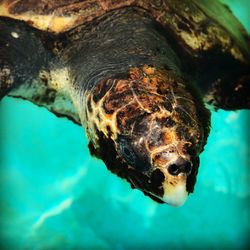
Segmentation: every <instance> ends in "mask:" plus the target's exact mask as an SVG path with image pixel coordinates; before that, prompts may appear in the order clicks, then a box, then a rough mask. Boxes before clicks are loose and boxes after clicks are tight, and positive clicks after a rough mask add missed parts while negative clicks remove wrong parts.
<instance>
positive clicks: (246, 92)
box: [204, 68, 250, 110]
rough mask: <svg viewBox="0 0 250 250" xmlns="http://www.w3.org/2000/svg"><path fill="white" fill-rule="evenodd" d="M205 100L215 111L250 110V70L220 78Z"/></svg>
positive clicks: (212, 86)
mask: <svg viewBox="0 0 250 250" xmlns="http://www.w3.org/2000/svg"><path fill="white" fill-rule="evenodd" d="M204 100H205V102H207V103H208V104H209V105H212V106H214V107H215V109H224V110H237V109H250V68H249V69H248V70H245V72H244V71H241V70H239V72H237V71H236V72H233V73H231V74H230V73H229V74H228V75H227V76H225V77H224V78H218V79H217V80H216V81H215V82H214V83H213V84H212V85H211V87H210V89H209V91H208V93H207V94H206V96H205V98H204Z"/></svg>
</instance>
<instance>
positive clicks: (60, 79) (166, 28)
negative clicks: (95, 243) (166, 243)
mask: <svg viewBox="0 0 250 250" xmlns="http://www.w3.org/2000/svg"><path fill="white" fill-rule="evenodd" d="M249 52H250V48H249V37H248V35H247V33H246V31H245V30H244V28H243V27H242V25H241V24H240V23H239V22H238V20H237V19H236V18H235V17H234V16H233V15H232V13H231V12H230V10H229V9H228V8H227V7H226V6H224V5H222V4H220V3H219V2H217V1H212V4H211V2H210V4H209V5H208V4H207V3H206V2H204V1H158V0H151V1H146V0H128V1H74V0H72V1H63V0H62V1H56V2H55V1H35V0H29V1H25V2H23V1H12V0H4V1H1V2H0V80H1V82H0V96H1V97H3V96H5V95H9V96H12V97H17V98H22V99H27V100H30V101H32V102H33V103H35V104H37V105H39V106H45V107H46V108H47V109H48V110H50V111H51V112H53V113H54V114H56V115H57V116H63V117H67V118H68V119H70V120H72V121H73V122H75V123H76V124H79V125H80V124H82V125H83V127H84V128H85V131H86V134H87V136H88V139H89V149H90V152H91V154H92V155H94V156H96V157H98V158H100V159H102V160H103V161H104V163H105V164H106V166H107V168H108V169H109V170H111V171H112V172H113V173H115V174H117V175H118V176H120V177H122V178H124V179H126V180H127V181H128V182H129V183H130V184H131V187H132V188H138V189H140V190H141V191H142V192H144V194H146V195H148V196H150V197H151V198H152V199H153V200H155V201H157V202H161V203H162V202H166V203H168V204H171V205H181V204H183V203H184V201H185V199H186V197H187V195H188V194H189V193H191V192H193V190H194V185H195V182H196V176H197V173H198V168H199V154H200V153H201V152H202V151H203V149H204V146H205V144H206V141H207V137H208V135H209V130H210V113H209V110H207V108H206V107H205V103H206V104H208V105H210V106H211V107H214V108H215V109H219V108H222V109H225V110H236V109H243V108H249V107H250V99H249V96H250V95H249V93H250V91H249V79H250V74H249V72H250V71H249V67H250V66H249V64H250V59H249V58H250V53H249Z"/></svg>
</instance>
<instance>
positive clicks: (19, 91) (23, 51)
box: [0, 17, 80, 124]
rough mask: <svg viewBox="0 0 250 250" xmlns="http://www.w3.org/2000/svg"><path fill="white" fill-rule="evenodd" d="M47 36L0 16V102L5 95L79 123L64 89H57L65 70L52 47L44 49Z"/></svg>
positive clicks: (21, 22) (49, 37)
mask: <svg viewBox="0 0 250 250" xmlns="http://www.w3.org/2000/svg"><path fill="white" fill-rule="evenodd" d="M51 36H52V35H51V34H47V33H46V32H41V31H40V30H39V31H38V30H36V29H34V28H32V27H29V26H28V25H27V24H26V23H24V22H23V21H18V20H13V19H10V18H6V17H0V99H1V98H3V97H4V96H6V95H8V96H11V97H15V98H21V99H25V100H29V101H31V102H33V103H34V104H36V105H38V106H44V107H46V108H47V109H48V110H49V111H51V112H53V113H54V114H55V115H57V116H59V117H61V116H63V117H67V118H69V119H70V120H72V121H73V122H75V123H77V124H80V119H79V116H78V113H77V111H76V110H75V108H74V105H73V102H72V100H71V98H70V96H69V94H68V93H67V89H66V90H63V89H62V88H60V87H59V85H60V84H61V83H59V82H58V81H66V80H65V79H66V78H67V76H66V73H65V72H67V71H66V70H65V69H64V68H63V66H62V65H60V63H59V61H58V58H56V56H55V55H53V51H52V48H51V47H45V43H44V42H45V41H46V42H47V41H50V40H51V39H52V38H51ZM43 41H44V42H43ZM46 44H47V43H46ZM67 80H68V79H67ZM61 85H63V84H61Z"/></svg>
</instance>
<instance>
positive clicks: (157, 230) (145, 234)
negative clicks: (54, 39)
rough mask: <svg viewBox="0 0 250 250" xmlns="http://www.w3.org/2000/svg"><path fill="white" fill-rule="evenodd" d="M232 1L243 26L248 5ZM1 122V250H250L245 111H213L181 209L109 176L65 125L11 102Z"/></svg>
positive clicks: (2, 108)
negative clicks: (195, 178)
mask: <svg viewBox="0 0 250 250" xmlns="http://www.w3.org/2000/svg"><path fill="white" fill-rule="evenodd" d="M224 2H225V1H224ZM230 2H231V3H232V4H234V5H233V6H234V8H235V13H236V14H238V15H239V17H241V19H242V21H244V22H245V26H247V25H249V23H250V22H249V17H248V19H247V18H246V17H247V15H246V16H245V17H244V15H245V14H244V13H246V12H247V9H249V8H246V5H244V6H245V8H244V7H243V8H242V7H241V5H239V4H238V2H239V1H230ZM240 2H242V1H240ZM245 2H246V3H247V1H245ZM240 8H241V9H240ZM248 27H249V26H248ZM0 119H1V121H0V122H1V123H0V124H1V151H0V161H1V162H0V165H1V166H0V178H1V180H0V192H1V194H0V199H1V210H0V223H1V226H0V249H118V250H120V249H246V248H247V246H250V245H248V243H249V240H248V237H249V235H250V225H249V224H250V209H249V204H250V203H249V202H250V190H249V183H250V158H249V155H250V152H249V146H248V144H249V135H250V134H249V132H248V131H249V124H250V111H246V110H243V111H237V112H225V111H218V112H216V113H215V112H214V113H213V115H212V127H213V129H212V132H211V135H210V137H209V141H208V144H207V146H206V150H205V152H204V153H203V154H202V156H201V167H200V172H199V175H198V181H197V184H196V188H195V193H194V194H192V195H191V196H190V198H189V200H188V201H187V203H186V204H185V205H184V206H183V207H180V208H174V207H170V206H167V205H159V204H156V203H155V202H153V201H151V200H150V199H149V198H147V197H145V196H144V195H143V194H142V193H141V192H139V191H137V190H131V189H130V186H129V184H127V183H126V182H125V181H122V180H121V179H119V178H117V177H116V176H114V175H112V174H110V172H108V171H107V170H106V167H105V166H104V164H103V163H102V162H101V161H99V160H97V159H94V158H91V157H90V155H89V152H88V149H87V140H86V137H85V135H84V132H83V129H82V128H81V127H78V126H76V125H74V124H73V123H72V122H70V121H68V120H67V119H63V118H60V119H59V118H57V117H55V116H54V115H53V114H51V113H49V112H48V111H47V110H46V109H44V108H39V107H36V106H34V105H32V104H31V103H29V102H26V101H21V100H17V99H12V98H4V99H3V100H2V102H1V104H0Z"/></svg>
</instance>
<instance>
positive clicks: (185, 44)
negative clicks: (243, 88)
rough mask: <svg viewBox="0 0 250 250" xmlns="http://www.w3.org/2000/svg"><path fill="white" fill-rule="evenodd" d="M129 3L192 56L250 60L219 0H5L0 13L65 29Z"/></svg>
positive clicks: (239, 29) (241, 33)
mask: <svg viewBox="0 0 250 250" xmlns="http://www.w3.org/2000/svg"><path fill="white" fill-rule="evenodd" d="M128 6H136V7H139V8H142V9H144V10H146V11H147V12H149V13H150V14H151V16H152V18H154V19H155V20H156V21H157V22H158V23H160V24H161V25H162V26H163V27H164V28H165V29H166V30H167V31H168V32H169V34H171V36H173V38H174V40H175V41H176V42H177V44H178V45H179V46H180V48H181V49H184V51H185V52H186V53H187V54H188V56H189V57H190V56H191V57H192V58H199V57H201V58H202V57H203V54H204V53H206V52H209V51H214V50H215V49H216V51H217V53H221V54H227V55H229V56H230V57H232V58H233V59H235V60H236V61H239V62H240V63H243V64H248V62H249V58H250V56H249V54H250V48H249V43H248V41H249V38H248V35H247V33H246V31H245V30H244V28H243V26H242V25H241V24H240V23H239V21H238V20H237V19H236V18H235V17H234V16H233V14H232V13H231V11H230V10H229V8H228V7H227V6H225V5H222V4H221V3H219V2H218V1H215V0H211V1H203V0H196V1H195V0H192V1H191V0H168V1H167V0H87V1H86V0H59V1H52V0H42V1H37V0H27V1H21V0H2V1H0V16H8V17H11V18H14V19H19V20H24V21H25V22H27V23H28V24H29V25H31V26H33V27H35V28H37V29H40V30H46V31H49V32H53V33H63V32H65V31H68V30H71V29H73V28H74V27H76V26H78V25H81V24H84V23H86V22H90V21H92V20H93V19H94V18H97V17H99V16H102V15H104V14H105V13H107V12H109V11H112V10H115V9H119V8H123V7H128ZM206 54H207V53H206Z"/></svg>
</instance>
